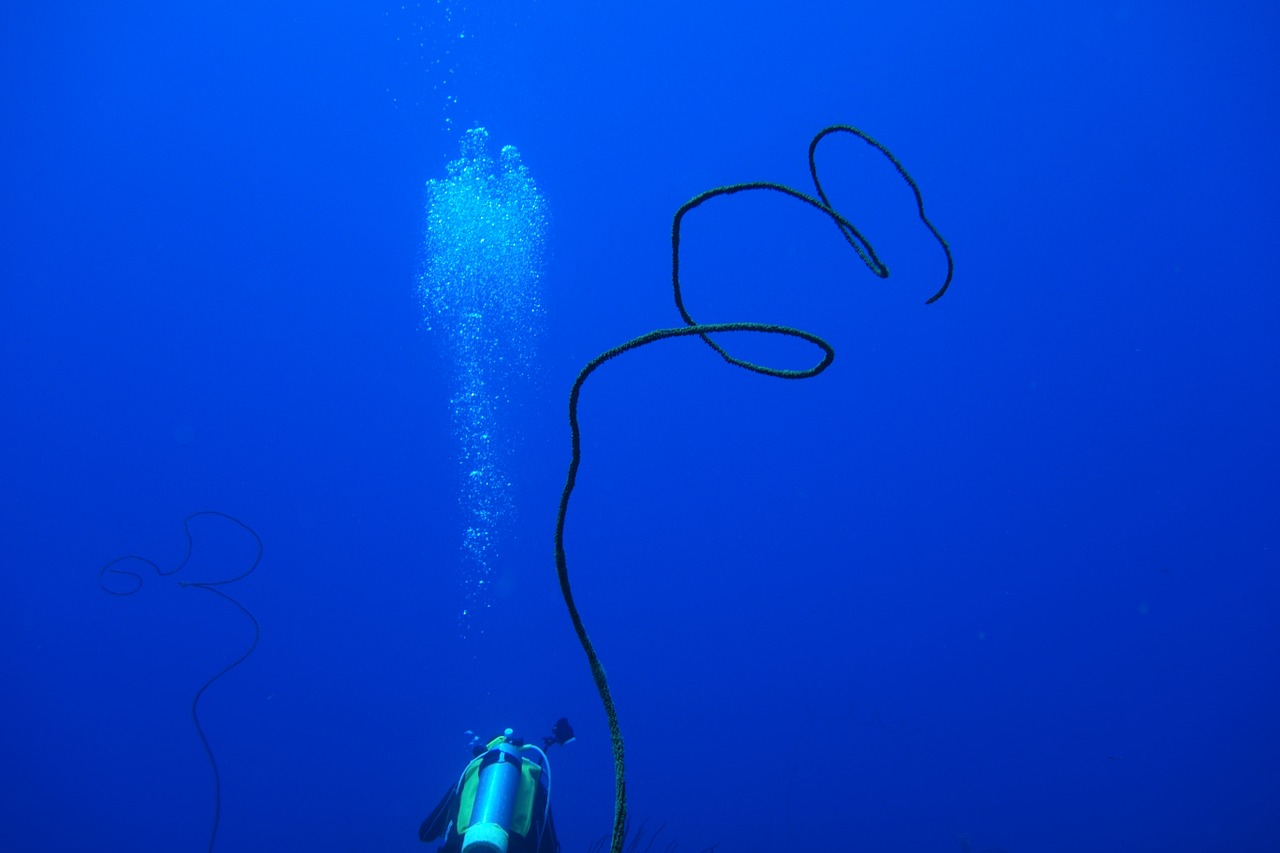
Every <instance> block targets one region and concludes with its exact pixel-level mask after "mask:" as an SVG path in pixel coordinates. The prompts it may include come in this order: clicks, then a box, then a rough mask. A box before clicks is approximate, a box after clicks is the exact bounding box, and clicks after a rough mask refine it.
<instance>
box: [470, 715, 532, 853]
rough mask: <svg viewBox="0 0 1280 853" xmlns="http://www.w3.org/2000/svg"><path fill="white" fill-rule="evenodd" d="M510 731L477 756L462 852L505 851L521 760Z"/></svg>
mask: <svg viewBox="0 0 1280 853" xmlns="http://www.w3.org/2000/svg"><path fill="white" fill-rule="evenodd" d="M511 734H512V731H511V729H507V730H506V731H504V732H503V737H502V738H501V739H499V740H495V741H494V742H493V743H491V744H490V745H489V748H488V749H487V750H485V752H484V753H483V754H482V755H481V756H480V757H479V759H478V761H479V769H478V773H477V785H476V795H475V804H474V805H473V806H472V812H471V821H470V825H469V826H468V827H467V830H466V832H465V833H463V836H462V853H507V843H508V837H509V833H510V827H511V816H512V814H513V812H514V810H515V801H516V793H517V791H518V790H519V788H520V774H521V765H522V762H523V759H522V758H521V755H520V749H519V748H518V747H516V746H515V745H514V744H512V743H511V740H510V739H511Z"/></svg>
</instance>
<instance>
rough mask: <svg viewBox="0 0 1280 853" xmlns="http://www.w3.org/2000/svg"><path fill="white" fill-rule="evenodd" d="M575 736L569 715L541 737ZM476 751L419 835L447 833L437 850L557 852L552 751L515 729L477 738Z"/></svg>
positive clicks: (550, 740)
mask: <svg viewBox="0 0 1280 853" xmlns="http://www.w3.org/2000/svg"><path fill="white" fill-rule="evenodd" d="M571 740H573V729H572V728H570V727H569V721H568V720H566V719H564V718H561V719H560V720H559V721H558V722H557V723H556V725H555V727H554V728H553V729H552V733H551V735H550V736H547V737H544V738H543V739H542V741H543V744H544V746H546V747H550V746H551V745H553V744H565V743H568V742H569V741H571ZM472 754H473V755H474V758H473V759H472V760H471V762H470V763H469V764H468V765H467V766H466V768H465V769H464V770H463V771H462V775H461V776H460V777H458V781H457V782H456V783H455V784H454V785H453V787H451V788H450V789H449V790H448V791H445V793H444V796H443V797H441V798H440V802H439V803H438V804H437V805H436V807H435V808H434V809H432V811H431V814H430V815H428V816H427V819H426V820H424V821H423V822H422V825H421V826H420V827H419V828H418V839H419V840H421V841H424V842H427V841H435V840H437V839H442V840H443V843H442V845H441V846H440V847H439V848H437V853H463V851H465V852H466V853H499V851H503V850H505V851H506V853H558V851H559V850H560V842H559V840H557V838H556V830H555V823H554V822H553V821H552V818H551V803H550V798H551V767H550V764H549V762H548V761H547V754H546V753H545V752H544V751H543V750H542V749H540V748H539V747H537V746H533V745H531V744H526V743H524V741H522V740H520V739H519V738H515V737H513V736H512V732H511V729H507V730H506V731H505V732H503V734H501V735H499V736H498V737H495V738H493V739H492V740H490V741H489V742H488V743H487V744H482V742H481V741H480V740H479V738H473V739H472Z"/></svg>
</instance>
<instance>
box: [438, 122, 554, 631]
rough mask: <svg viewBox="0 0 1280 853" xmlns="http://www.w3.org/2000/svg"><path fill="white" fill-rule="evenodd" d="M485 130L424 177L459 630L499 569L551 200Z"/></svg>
mask: <svg viewBox="0 0 1280 853" xmlns="http://www.w3.org/2000/svg"><path fill="white" fill-rule="evenodd" d="M488 139H489V134H488V133H487V132H486V131H485V130H484V128H475V129H473V130H469V131H467V132H466V133H465V134H464V135H463V139H462V153H461V156H460V157H459V158H458V159H457V160H454V161H453V162H452V163H450V164H449V166H448V171H447V175H446V177H445V178H443V179H440V180H432V181H428V182H427V224H426V237H425V243H424V253H423V259H424V260H423V268H422V274H421V276H420V279H419V295H420V297H421V300H422V306H423V311H424V314H425V316H426V322H427V325H428V326H429V327H430V328H431V329H432V331H434V332H435V333H436V334H438V335H439V336H440V337H441V338H442V340H443V341H444V342H445V344H444V345H445V349H446V351H447V353H448V356H449V359H450V362H451V364H452V368H453V371H454V377H453V378H454V383H455V384H454V392H453V395H452V398H451V400H450V407H451V409H452V411H453V421H454V429H455V432H456V434H457V437H458V440H459V443H460V444H461V461H462V474H463V477H462V489H461V498H460V503H461V506H462V511H463V513H464V515H465V522H464V523H465V532H464V535H463V539H462V555H463V562H464V569H463V580H464V589H465V597H466V602H465V605H464V610H463V612H462V626H463V629H464V632H465V630H467V628H468V626H469V625H470V620H471V617H472V615H473V614H474V613H475V612H476V611H477V610H479V609H483V608H485V607H488V606H489V605H490V603H491V602H490V596H489V590H490V587H491V586H492V580H493V573H494V565H495V562H496V560H497V559H498V557H499V549H500V548H501V546H502V534H503V532H504V527H505V525H506V523H507V522H509V520H510V518H511V514H512V510H513V505H512V500H511V478H510V472H509V468H510V459H511V449H512V441H511V436H510V435H509V433H507V432H506V431H504V430H503V424H502V414H503V412H504V409H505V408H506V407H507V406H508V404H509V403H510V401H511V399H512V395H513V394H514V393H516V392H517V391H518V389H520V388H521V387H523V386H525V385H526V384H527V383H528V382H529V380H530V378H531V376H532V371H533V360H534V356H535V355H536V352H537V344H538V339H539V337H540V336H541V330H542V325H543V324H542V317H543V307H542V301H541V299H540V296H539V291H540V288H541V281H540V279H541V271H542V260H543V251H544V246H545V240H546V226H547V215H546V202H545V201H544V200H543V198H542V196H541V194H540V193H539V192H538V187H537V185H536V184H535V183H534V181H533V178H532V177H530V175H529V171H528V169H526V168H525V166H524V165H523V163H521V161H520V154H519V152H518V151H516V149H515V148H514V147H513V146H510V145H508V146H506V147H505V148H503V149H502V151H501V153H500V154H499V156H498V159H497V160H496V161H495V160H494V159H493V158H492V157H491V156H490V155H489V153H488Z"/></svg>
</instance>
